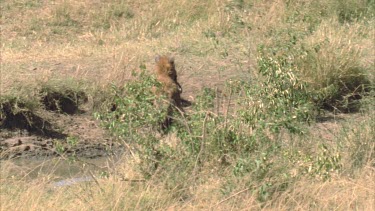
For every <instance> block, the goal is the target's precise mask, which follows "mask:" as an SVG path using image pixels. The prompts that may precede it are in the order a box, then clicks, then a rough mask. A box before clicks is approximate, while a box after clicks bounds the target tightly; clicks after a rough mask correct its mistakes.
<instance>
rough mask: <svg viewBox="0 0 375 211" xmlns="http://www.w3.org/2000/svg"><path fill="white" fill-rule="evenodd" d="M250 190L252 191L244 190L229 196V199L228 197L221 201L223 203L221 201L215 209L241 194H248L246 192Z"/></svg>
mask: <svg viewBox="0 0 375 211" xmlns="http://www.w3.org/2000/svg"><path fill="white" fill-rule="evenodd" d="M249 189H250V188H246V189H244V190H241V191H239V192H237V193H235V194H233V195H231V196H229V197H227V198H225V199H223V200H221V201H220V202H219V203H217V204H216V205H215V206H214V207H217V206H219V205H220V204H221V203H223V202H225V201H228V200H229V199H231V198H233V197H235V196H237V195H239V194H241V193H243V192H246V191H248V190H249Z"/></svg>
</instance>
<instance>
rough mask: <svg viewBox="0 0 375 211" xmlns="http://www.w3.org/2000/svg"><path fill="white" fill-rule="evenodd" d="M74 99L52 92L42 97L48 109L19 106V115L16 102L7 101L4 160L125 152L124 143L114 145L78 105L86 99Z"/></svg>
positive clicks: (1, 124) (0, 141)
mask: <svg viewBox="0 0 375 211" xmlns="http://www.w3.org/2000/svg"><path fill="white" fill-rule="evenodd" d="M82 96H85V95H82ZM74 97H75V98H73V97H72V95H70V94H69V93H68V95H61V94H58V93H50V94H48V95H46V97H44V98H42V101H43V103H44V104H45V108H46V109H42V108H40V109H38V110H37V111H31V110H30V109H27V108H26V107H25V106H24V105H23V104H22V103H18V104H17V106H18V108H21V109H19V110H18V111H17V112H15V111H14V110H13V109H14V105H12V103H10V102H3V104H1V107H0V108H1V112H2V114H3V119H1V120H0V159H8V158H18V157H40V156H43V157H45V156H70V155H74V156H78V157H83V158H95V157H101V156H106V155H109V154H113V153H118V152H121V151H122V147H121V146H120V144H118V143H115V142H113V141H112V139H111V138H109V137H110V136H109V135H108V134H106V132H105V131H104V129H103V128H101V127H100V125H99V123H98V122H97V121H96V120H95V119H94V118H93V116H92V114H90V113H89V112H85V109H84V105H83V104H80V103H78V102H86V100H83V101H82V100H79V101H78V100H77V97H76V96H74ZM72 99H75V100H72ZM54 106H56V107H54ZM87 110H88V109H86V111H87Z"/></svg>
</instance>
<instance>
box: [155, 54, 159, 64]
mask: <svg viewBox="0 0 375 211" xmlns="http://www.w3.org/2000/svg"><path fill="white" fill-rule="evenodd" d="M159 61H160V55H157V56H155V62H156V63H158V62H159Z"/></svg>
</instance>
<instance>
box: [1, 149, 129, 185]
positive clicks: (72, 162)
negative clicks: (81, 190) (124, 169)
mask: <svg viewBox="0 0 375 211" xmlns="http://www.w3.org/2000/svg"><path fill="white" fill-rule="evenodd" d="M123 157H124V156H123V155H122V153H121V154H120V155H112V156H107V157H97V158H94V159H83V158H56V157H54V158H51V157H46V158H28V159H27V158H18V159H10V160H2V161H0V165H1V170H2V172H1V174H2V175H3V176H5V177H16V178H20V179H23V180H28V181H31V180H34V179H37V178H40V177H44V178H48V180H50V181H51V185H52V186H53V187H64V186H71V185H75V184H79V183H83V182H90V181H94V179H93V177H105V176H106V175H108V174H109V173H110V172H112V171H113V170H115V169H116V167H117V166H118V165H119V164H120V163H121V162H122V158H123Z"/></svg>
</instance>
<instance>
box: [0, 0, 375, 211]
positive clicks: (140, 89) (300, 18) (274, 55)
mask: <svg viewBox="0 0 375 211" xmlns="http://www.w3.org/2000/svg"><path fill="white" fill-rule="evenodd" d="M374 8H375V7H374V2H373V1H365V0H363V1H362V0H361V1H354V0H353V1H341V0H329V1H320V0H319V1H299V0H296V1H286V0H285V1H284V0H278V1H273V2H264V1H257V0H232V1H221V0H219V1H213V0H209V1H205V2H202V1H196V0H192V1H179V2H178V3H176V2H173V1H169V0H162V1H157V2H156V1H149V0H144V1H120V0H118V1H117V0H116V1H102V2H100V3H98V2H92V1H75V0H68V1H55V2H54V3H51V2H40V1H37V2H35V1H28V0H22V1H17V2H14V1H4V2H3V3H2V8H1V9H2V19H3V20H4V31H3V35H2V36H3V39H2V40H3V41H4V43H3V44H2V47H1V48H2V66H1V73H0V74H1V78H0V79H1V84H0V88H1V92H0V93H1V95H2V96H1V101H0V103H2V105H3V102H4V101H6V100H8V101H9V99H18V101H15V102H16V103H13V104H12V105H15V106H13V107H14V108H15V107H16V105H18V104H17V103H18V102H19V101H20V100H19V99H21V101H22V102H21V103H23V104H25V103H24V102H29V101H30V102H38V103H30V104H25V105H30V106H29V107H27V109H29V110H38V109H43V104H41V103H39V102H40V100H41V98H42V97H43V93H44V94H45V92H48V90H52V91H58V92H61V93H64V92H66V91H67V90H73V91H74V92H75V93H80V92H84V93H86V94H87V95H88V96H89V98H90V99H91V101H92V102H93V106H92V107H93V109H92V110H91V111H92V112H95V113H96V114H97V117H98V119H99V120H100V121H101V123H102V124H103V126H104V127H105V128H107V129H108V130H109V131H110V132H111V133H112V135H113V136H114V137H116V138H117V139H118V140H119V141H120V142H121V143H123V145H124V147H125V148H126V149H127V150H128V152H129V154H126V155H125V156H124V158H123V159H124V162H123V163H122V164H121V165H119V166H117V167H116V168H114V169H111V170H109V171H108V172H106V175H108V177H104V178H100V179H99V178H98V179H96V180H95V181H94V182H91V183H85V184H79V185H76V186H69V187H63V188H60V189H58V188H52V187H51V186H50V182H51V180H53V174H52V173H53V172H52V173H51V174H50V175H40V176H39V177H38V178H36V179H34V180H28V179H27V176H26V175H27V174H28V173H29V172H25V174H24V175H22V174H21V175H14V176H13V177H12V173H11V172H12V169H14V168H17V167H15V166H12V164H11V163H9V162H8V161H1V162H2V165H1V174H2V175H1V177H0V194H1V195H0V196H1V197H0V200H1V210H24V209H41V210H43V209H56V208H57V209H62V210H65V209H69V210H71V209H73V210H93V209H94V210H95V209H98V210H111V209H112V210H144V209H146V210H149V209H155V210H166V209H167V210H179V209H219V210H228V209H256V210H258V209H259V210H260V209H270V210H272V209H280V210H287V209H297V210H306V209H338V210H348V209H367V208H369V209H371V208H373V204H374V197H375V196H374V192H373V190H374V189H375V187H374V186H375V184H374V183H373V181H372V180H371V178H373V177H374V165H373V164H374V161H375V157H374V155H375V154H374V151H375V142H374V140H375V134H374V129H373V128H375V125H374V111H373V109H371V108H372V106H374V100H373V95H374V94H373V92H374V90H373V84H374V74H373V73H374V60H373V58H374V56H375V55H374V47H373V46H374V41H373V40H374V27H373V23H374ZM26 17H32V18H26ZM166 53H171V54H174V55H175V56H176V57H177V58H176V61H177V62H176V64H177V71H178V73H179V79H180V81H181V84H182V86H183V88H184V93H183V97H185V98H189V100H191V99H192V101H193V105H192V106H191V107H190V108H187V109H186V110H187V112H186V114H185V115H179V114H178V113H175V114H174V123H173V124H172V126H171V128H169V131H168V133H167V134H160V133H159V132H158V131H157V129H155V128H157V127H158V123H159V122H160V120H161V119H163V117H164V115H165V110H163V109H162V108H159V109H158V108H155V106H154V103H153V102H154V101H155V100H157V99H156V98H155V96H154V95H153V93H152V92H151V88H152V86H155V84H157V82H156V80H155V78H154V77H153V76H152V75H151V74H150V72H151V69H152V65H153V64H152V61H153V59H152V57H153V56H154V55H156V54H166ZM132 72H136V73H139V74H138V75H132ZM77 81H78V82H77ZM25 87H26V89H25ZM25 90H26V91H25ZM17 96H18V98H17ZM29 98H31V100H30V99H29ZM22 99H24V100H22ZM12 102H14V101H12ZM112 102H115V104H116V106H117V109H116V110H114V111H110V106H111V103H112ZM325 108H329V109H331V110H334V111H335V113H333V114H331V116H328V117H326V119H328V120H329V121H325V122H319V121H316V120H321V119H324V118H322V116H319V115H320V114H322V113H323V112H320V111H321V109H325ZM340 111H342V112H347V111H350V112H351V111H357V112H359V113H355V114H350V115H349V114H338V113H340ZM0 112H1V111H0ZM15 112H16V110H15ZM361 112H362V113H361ZM0 114H1V115H3V113H0ZM336 115H338V116H336ZM0 118H3V117H2V116H0ZM73 160H74V159H73ZM95 175H99V173H98V174H96V173H95ZM139 178H141V180H138V179H139ZM20 202H22V203H20Z"/></svg>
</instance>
